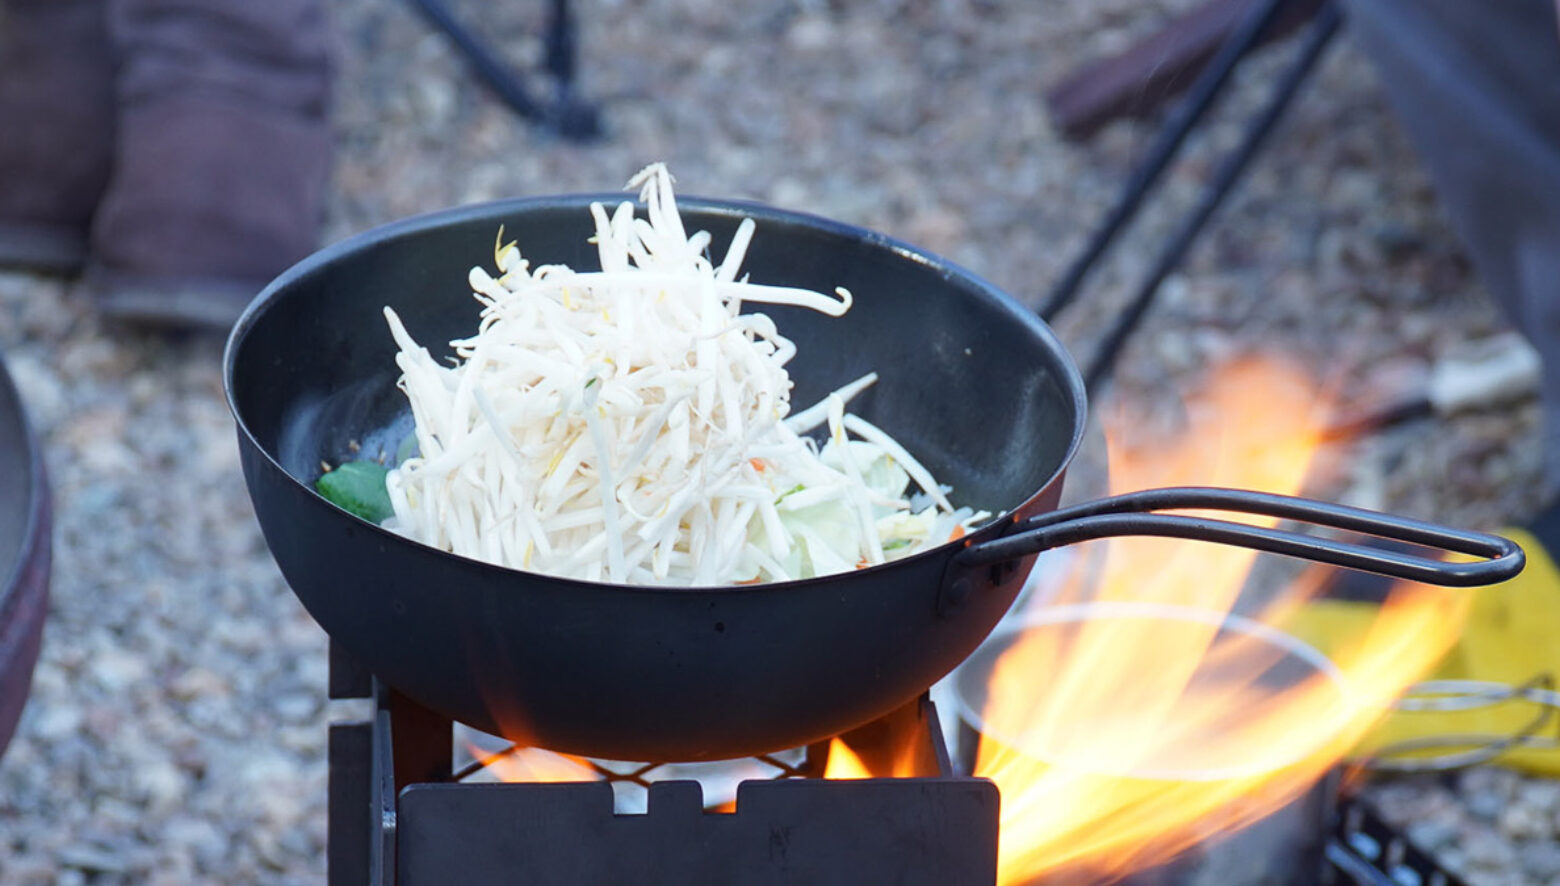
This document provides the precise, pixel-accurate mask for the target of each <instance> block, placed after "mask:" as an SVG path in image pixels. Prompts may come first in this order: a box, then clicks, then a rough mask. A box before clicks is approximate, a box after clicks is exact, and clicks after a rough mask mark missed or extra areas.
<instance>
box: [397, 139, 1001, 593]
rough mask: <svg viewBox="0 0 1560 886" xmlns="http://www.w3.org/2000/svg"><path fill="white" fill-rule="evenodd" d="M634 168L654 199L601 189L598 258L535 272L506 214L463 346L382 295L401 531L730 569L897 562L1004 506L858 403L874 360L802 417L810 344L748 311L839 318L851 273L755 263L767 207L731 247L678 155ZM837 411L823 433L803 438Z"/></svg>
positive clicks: (739, 574) (556, 571)
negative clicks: (675, 171) (973, 505)
mask: <svg viewBox="0 0 1560 886" xmlns="http://www.w3.org/2000/svg"><path fill="white" fill-rule="evenodd" d="M629 187H630V188H636V187H637V188H639V189H640V194H639V196H640V200H641V202H643V204H644V205H645V207H646V213H645V217H644V218H638V217H636V216H635V214H634V204H633V203H632V202H630V201H625V202H623V203H622V204H621V205H619V206H618V207H616V208H615V209H614V210H613V211H611V212H608V210H607V208H606V207H604V206H602V205H601V204H599V203H597V204H593V205H592V206H591V208H590V214H591V218H592V219H593V220H594V224H595V235H594V237H593V238H592V242H594V243H595V245H596V247H597V252H598V255H599V258H600V263H601V268H600V270H594V271H576V270H573V269H571V268H568V267H565V266H562V265H543V266H539V267H536V268H534V269H533V268H532V267H531V266H530V262H529V261H528V260H526V259H525V258H524V257H523V256H522V254H521V251H520V249H519V247H518V245H517V244H515V243H512V242H511V243H505V242H504V240H503V231H502V229H500V231H499V235H498V239H497V241H496V242H495V244H494V251H493V264H494V272H496V276H495V275H494V273H492V272H489V271H488V270H486V269H483V268H480V267H477V268H472V269H471V272H470V274H469V279H468V283H469V284H470V286H471V289H472V292H473V293H474V295H475V297H476V299H477V301H478V302H479V303H480V304H481V305H482V310H481V315H480V320H479V322H478V325H477V333H476V334H475V335H474V336H472V337H471V338H467V339H461V340H457V341H454V342H451V346H452V347H453V349H454V351H455V356H456V359H455V360H454V361H453V364H452V365H441V364H440V363H439V362H437V361H435V360H434V359H433V358H432V356H431V355H430V354H429V353H428V351H427V350H426V349H425V348H423V347H422V346H420V345H418V344H417V342H416V341H415V340H414V339H413V338H412V336H411V334H410V333H408V332H407V330H406V327H405V326H404V325H403V324H402V322H401V320H400V318H399V317H398V316H397V315H396V313H395V311H393V310H392V309H390V308H388V307H387V308H385V311H384V314H385V320H386V322H387V323H388V324H389V327H390V334H391V336H392V337H393V338H394V340H395V343H396V345H397V347H398V348H399V352H398V353H397V355H396V364H397V366H398V367H399V368H400V370H401V377H400V380H399V382H398V384H399V387H400V389H401V390H402V391H403V392H404V393H405V394H406V397H407V399H408V400H409V401H410V403H411V408H412V415H413V418H414V420H415V424H416V430H415V434H416V442H417V446H418V452H417V454H415V455H413V456H412V457H410V458H408V459H406V460H405V461H404V462H403V463H402V464H401V465H399V466H398V467H397V468H395V469H393V470H391V471H390V474H389V476H388V478H387V482H386V487H387V490H388V492H389V494H390V501H391V505H392V507H393V508H394V512H395V513H394V516H393V517H391V518H390V519H389V520H387V521H386V523H385V525H386V526H387V527H388V528H391V529H393V530H395V531H397V532H400V533H402V534H404V535H406V536H408V537H410V538H413V539H416V540H418V541H421V542H423V543H425V544H428V545H432V546H434V547H437V548H440V549H443V550H446V551H451V552H453V553H455V554H459V555H461V556H466V557H472V558H475V559H480V560H485V561H488V562H492V563H496V564H498V565H501V566H507V567H512V568H516V569H525V570H530V571H534V572H541V573H546V574H550V575H558V576H562V577H567V578H575V579H583V580H587V581H609V582H613V583H620V584H662V585H666V584H671V585H696V586H714V585H728V584H745V583H751V582H758V581H784V580H790V579H797V578H807V577H812V576H817V575H826V574H831V573H836V572H843V571H848V570H851V569H856V568H861V567H863V566H867V565H873V564H877V563H881V562H885V561H887V560H893V559H898V558H900V557H904V556H908V555H909V554H912V553H915V552H917V551H920V550H924V549H927V548H930V547H935V546H937V545H940V544H943V543H944V542H946V541H948V540H949V539H950V538H955V537H957V536H959V535H961V534H963V532H964V531H965V530H967V529H968V528H970V527H971V526H973V525H975V524H976V523H978V522H979V521H982V520H984V519H986V518H987V517H989V516H990V515H989V514H987V513H986V512H979V513H977V512H974V511H972V510H971V509H969V508H957V509H956V508H954V507H953V506H952V504H951V503H950V502H949V501H948V499H947V497H946V495H945V493H944V490H943V489H942V488H940V487H939V486H938V485H937V483H936V481H935V480H934V479H933V477H932V475H931V473H930V472H929V471H927V469H926V468H925V467H923V466H922V465H921V464H920V463H919V462H917V461H916V460H915V459H914V457H913V456H911V455H910V453H908V452H906V451H905V450H904V448H903V447H902V446H900V445H899V444H898V443H897V442H895V441H894V440H893V438H892V437H890V436H889V435H888V434H887V433H885V432H884V431H882V430H880V429H879V428H877V427H875V426H873V425H871V424H869V423H868V422H866V421H865V420H864V419H862V418H860V417H858V416H856V415H854V414H851V413H848V412H846V411H845V407H846V405H847V404H848V403H849V401H850V400H851V399H852V398H853V397H856V396H857V395H859V394H860V393H861V392H862V391H864V390H866V389H867V388H869V387H870V386H872V385H873V384H875V383H876V382H877V375H876V374H875V373H871V374H868V375H866V376H863V377H862V378H860V379H857V380H855V381H853V382H851V383H849V384H847V385H844V386H843V387H841V388H840V389H839V390H837V391H835V392H834V393H832V394H830V395H829V396H828V397H826V398H824V400H823V401H821V402H820V403H818V404H817V405H815V406H813V407H811V408H809V409H806V410H803V411H801V412H799V413H797V414H796V415H794V416H791V417H790V418H789V419H788V418H787V416H788V415H789V413H790V393H791V380H790V376H789V374H788V373H787V372H786V370H785V365H786V363H787V362H788V361H789V360H790V359H791V357H792V356H793V355H794V354H795V353H796V347H795V345H794V344H793V343H792V342H791V341H790V340H788V339H786V338H785V337H783V336H782V335H781V334H780V333H779V331H778V330H777V329H776V328H775V324H774V322H773V321H772V320H771V319H770V318H769V317H768V316H766V315H764V314H761V313H742V309H743V307H744V305H745V304H747V303H761V304H783V305H793V306H800V307H803V308H808V309H811V310H815V311H819V312H822V313H824V314H826V315H828V316H833V317H838V316H841V315H842V314H844V313H845V312H846V311H848V310H849V309H850V307H851V303H852V301H853V297H852V295H851V293H850V292H848V291H846V290H844V289H836V290H835V292H834V293H833V294H832V295H826V294H824V293H820V292H814V291H811V290H807V289H800V288H795V287H787V286H770V285H759V284H755V283H751V282H748V280H747V279H746V278H745V277H742V276H739V269H740V266H741V264H742V261H743V258H744V256H745V254H746V251H747V247H748V244H749V243H750V242H751V241H752V238H753V236H754V233H755V227H756V226H755V225H754V223H753V221H752V220H751V219H746V220H744V221H742V223H741V224H740V225H739V227H738V228H737V232H736V235H735V236H734V237H733V238H732V242H731V245H730V247H729V248H728V249H727V252H726V255H725V256H724V257H723V258H722V260H721V261H720V262H719V263H718V264H716V263H713V261H712V259H711V258H709V257H708V256H707V255H706V251H707V249H708V245H709V242H710V236H709V234H708V233H705V232H702V231H700V232H696V233H694V234H692V235H691V236H690V235H688V234H686V233H685V230H684V228H683V223H682V218H681V216H680V215H679V213H678V210H677V203H676V199H675V197H674V194H673V191H672V177H671V175H670V173H669V172H668V171H667V169H666V167H665V166H664V165H662V164H659V163H658V164H653V165H651V166H648V167H646V168H645V169H644V170H642V171H641V172H640V173H639V174H637V175H635V176H634V177H633V179H631V180H630V181H629ZM825 424H826V425H827V429H828V437H827V440H826V442H824V443H823V445H822V446H821V447H820V446H819V445H818V443H816V442H815V441H814V440H812V439H809V438H807V437H804V436H802V435H803V434H806V433H807V432H808V431H810V430H812V429H813V428H815V427H819V426H823V425H825ZM851 435H854V438H853V437H852V436H851ZM916 488H918V489H919V490H920V492H921V493H922V495H918V496H916V499H915V500H916V502H917V503H921V504H923V506H922V507H921V508H920V509H919V510H916V509H914V507H913V506H912V499H911V497H910V495H911V492H912V490H913V489H916Z"/></svg>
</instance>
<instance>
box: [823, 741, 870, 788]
mask: <svg viewBox="0 0 1560 886" xmlns="http://www.w3.org/2000/svg"><path fill="white" fill-rule="evenodd" d="M823 777H824V778H836V779H841V778H871V777H872V773H871V771H869V770H868V769H867V764H865V763H863V762H861V757H859V756H857V754H856V752H855V751H853V750H851V749H850V745H848V744H846V743H845V742H843V741H840V740H839V739H837V738H836V739H833V740H832V741H830V742H829V762H828V765H826V766H824V768H823Z"/></svg>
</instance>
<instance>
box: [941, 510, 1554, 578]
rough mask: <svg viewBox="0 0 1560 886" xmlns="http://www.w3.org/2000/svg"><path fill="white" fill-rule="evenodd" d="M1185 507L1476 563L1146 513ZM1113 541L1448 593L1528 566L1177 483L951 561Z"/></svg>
mask: <svg viewBox="0 0 1560 886" xmlns="http://www.w3.org/2000/svg"><path fill="white" fill-rule="evenodd" d="M1185 509H1197V510H1216V511H1227V512H1231V513H1241V514H1258V515H1264V516H1268V517H1278V518H1281V519H1285V520H1295V521H1300V522H1304V523H1308V524H1311V525H1313V526H1324V527H1330V528H1333V529H1345V530H1350V531H1353V532H1359V533H1364V534H1367V535H1372V536H1376V537H1378V538H1383V539H1388V540H1391V541H1398V542H1407V543H1409V544H1412V545H1418V546H1421V547H1424V548H1430V549H1438V550H1439V551H1441V552H1442V553H1455V554H1466V555H1469V556H1473V557H1479V558H1482V559H1479V560H1474V561H1472V562H1457V563H1449V562H1445V561H1443V560H1439V559H1436V558H1435V557H1433V556H1431V555H1430V553H1429V552H1427V554H1425V555H1419V554H1414V553H1406V552H1400V551H1394V550H1385V549H1380V548H1373V547H1368V546H1366V545H1363V544H1355V543H1350V542H1343V541H1335V540H1333V539H1328V538H1320V537H1317V536H1313V535H1304V534H1301V533H1299V532H1293V531H1289V530H1284V529H1267V528H1263V527H1258V526H1247V525H1245V524H1243V523H1234V522H1230V521H1228V520H1219V519H1214V518H1211V517H1202V516H1191V515H1185V514H1159V513H1152V512H1154V511H1164V510H1185ZM1117 535H1156V536H1164V537H1169V538H1185V539H1193V540H1198V541H1211V542H1216V543H1219V544H1228V545H1237V546H1239V547H1244V548H1252V549H1254V550H1258V551H1266V552H1268V553H1273V554H1284V555H1286V556H1290V557H1299V558H1301V559H1303V560H1313V561H1316V562H1318V563H1327V564H1330V565H1333V566H1342V567H1346V568H1348V569H1357V570H1360V571H1362V572H1376V573H1380V574H1382V575H1387V576H1391V577H1393V578H1402V579H1408V580H1410V581H1418V582H1425V583H1427V584H1435V585H1443V586H1446V587H1474V586H1477V585H1487V584H1494V583H1496V582H1500V581H1505V580H1506V579H1509V578H1511V577H1513V576H1515V575H1516V574H1517V573H1519V572H1521V571H1522V566H1523V564H1524V562H1525V560H1526V556H1525V555H1524V554H1523V552H1522V548H1520V547H1518V546H1517V544H1516V543H1515V542H1513V541H1511V540H1510V539H1506V538H1502V537H1500V536H1498V535H1489V534H1487V533H1483V532H1471V531H1467V530H1461V529H1451V528H1448V527H1445V526H1437V525H1436V524H1434V523H1425V522H1422V521H1419V520H1412V519H1409V518H1407V517H1397V516H1393V515H1391V514H1382V513H1379V512H1377V511H1367V510H1364V509H1362V508H1352V507H1348V506H1345V505H1338V504H1330V503H1327V502H1320V501H1314V500H1312V499H1306V498H1295V497H1293V496H1287V495H1274V494H1271V493H1265V492H1249V491H1245V490H1236V489H1217V488H1208V487H1175V488H1167V489H1149V490H1145V491H1143V492H1132V493H1128V494H1126V495H1118V496H1113V497H1111V498H1104V499H1100V500H1098V501H1092V502H1087V503H1085V504H1081V505H1076V506H1073V507H1069V508H1062V509H1060V510H1056V511H1051V512H1049V513H1045V514H1038V515H1036V516H1034V517H1031V518H1029V519H1027V520H1024V521H1021V522H1019V523H1017V524H1016V526H1015V531H1013V532H1011V533H1010V534H1008V535H1006V536H1003V537H1002V538H998V539H993V540H991V541H986V542H979V543H972V544H971V545H970V546H969V547H967V548H966V549H965V550H963V551H962V552H960V553H959V554H957V555H956V556H955V557H954V565H956V566H960V567H975V566H982V565H985V564H990V563H1000V562H1003V561H1011V560H1016V559H1018V558H1020V557H1024V556H1028V555H1029V554H1036V553H1039V552H1040V551H1044V550H1049V549H1050V548H1055V547H1060V546H1062V545H1070V544H1074V543H1076V542H1080V541H1089V540H1092V539H1097V538H1108V537H1111V536H1117Z"/></svg>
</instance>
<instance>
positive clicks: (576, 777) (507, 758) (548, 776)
mask: <svg viewBox="0 0 1560 886" xmlns="http://www.w3.org/2000/svg"><path fill="white" fill-rule="evenodd" d="M467 750H468V751H469V752H470V754H471V757H472V759H473V760H476V761H478V762H480V763H481V764H482V765H483V767H484V771H486V772H487V773H488V774H490V775H492V776H493V777H494V778H495V779H497V780H498V781H504V782H511V781H518V782H566V781H599V780H600V779H601V775H600V774H599V773H597V772H596V771H595V770H594V769H592V768H591V765H590V764H589V763H588V762H586V761H585V759H584V758H583V757H573V756H570V755H568V754H559V753H556V752H554V751H548V750H543V749H542V748H522V747H515V748H510V749H509V750H506V751H500V752H498V753H489V752H487V751H484V750H482V749H481V748H479V747H477V746H476V745H473V744H470V743H468V744H467Z"/></svg>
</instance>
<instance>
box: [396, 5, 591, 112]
mask: <svg viewBox="0 0 1560 886" xmlns="http://www.w3.org/2000/svg"><path fill="white" fill-rule="evenodd" d="M414 2H415V3H416V4H417V8H418V9H420V10H422V13H423V15H424V16H426V17H427V19H428V20H429V21H430V22H432V23H433V24H434V25H435V26H437V27H438V28H439V29H440V30H442V31H443V32H444V33H445V34H446V35H447V36H448V37H449V38H450V40H451V41H453V42H454V44H455V48H456V49H457V50H459V51H460V53H461V54H462V55H464V56H465V57H466V60H467V61H468V62H470V64H471V66H472V69H473V70H474V71H475V72H476V74H477V76H479V77H481V78H482V80H483V81H484V82H486V83H487V84H488V86H490V87H491V88H492V89H493V91H494V92H496V93H498V96H499V98H501V99H503V100H504V102H505V103H506V104H508V105H509V106H510V107H511V108H513V109H514V110H515V112H516V113H518V114H519V115H520V116H522V117H524V118H526V119H527V120H533V121H535V122H537V123H540V124H542V125H544V126H547V127H549V128H551V129H553V130H555V131H557V132H558V134H559V135H562V136H563V137H564V138H568V139H573V140H575V141H588V140H590V139H593V138H596V137H597V136H599V135H600V134H601V115H600V112H599V111H598V109H597V108H596V106H595V105H592V104H589V103H587V102H585V101H584V100H583V99H581V98H580V97H579V95H578V94H577V93H576V92H575V75H576V71H577V69H578V62H577V46H578V44H577V41H576V36H575V25H574V19H573V17H572V15H571V14H570V11H569V0H552V17H551V20H550V21H549V22H548V27H547V60H546V70H547V73H548V74H550V75H551V76H552V79H553V83H554V93H553V97H552V100H551V101H542V100H539V99H537V98H536V97H535V96H534V95H533V94H532V92H531V90H530V88H529V87H527V86H526V83H525V81H524V79H522V77H521V75H520V73H519V72H518V71H516V70H515V69H514V68H512V67H511V66H509V65H507V64H505V63H504V61H503V60H502V59H501V58H499V56H498V54H497V53H495V52H494V51H493V50H492V48H490V47H489V46H488V45H487V44H486V43H485V42H483V41H482V39H481V38H479V37H478V36H477V35H476V34H475V33H474V32H472V30H471V29H470V28H468V27H466V25H465V24H463V23H462V22H461V21H460V20H459V19H458V18H456V17H455V14H454V13H453V12H452V11H450V8H449V6H448V5H446V4H445V2H444V0H414Z"/></svg>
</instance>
